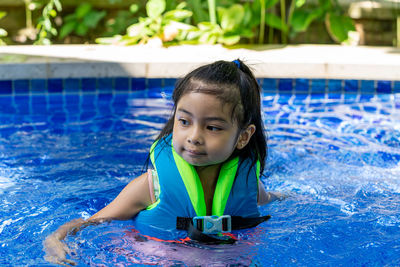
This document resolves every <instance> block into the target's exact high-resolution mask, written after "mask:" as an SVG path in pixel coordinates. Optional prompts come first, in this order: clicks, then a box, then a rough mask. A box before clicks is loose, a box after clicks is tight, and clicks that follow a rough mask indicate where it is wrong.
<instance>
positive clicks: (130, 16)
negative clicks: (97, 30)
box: [104, 4, 139, 37]
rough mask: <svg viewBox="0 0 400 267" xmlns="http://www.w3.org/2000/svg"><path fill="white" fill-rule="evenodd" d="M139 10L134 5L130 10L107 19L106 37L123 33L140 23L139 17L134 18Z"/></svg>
mask: <svg viewBox="0 0 400 267" xmlns="http://www.w3.org/2000/svg"><path fill="white" fill-rule="evenodd" d="M138 10H139V6H138V5H137V4H132V5H131V6H130V8H129V10H120V11H118V13H117V14H116V16H113V17H111V18H109V19H107V21H106V32H105V33H104V36H105V37H111V36H114V35H117V34H121V33H123V32H124V31H125V30H126V28H127V27H128V26H129V25H132V24H134V23H136V22H137V21H138V19H137V17H136V16H134V15H135V14H136V13H137V12H138Z"/></svg>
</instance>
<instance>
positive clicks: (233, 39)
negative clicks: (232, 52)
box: [218, 35, 240, 45]
mask: <svg viewBox="0 0 400 267" xmlns="http://www.w3.org/2000/svg"><path fill="white" fill-rule="evenodd" d="M239 41H240V36H239V35H232V36H222V37H220V38H218V42H219V43H223V44H225V45H234V44H236V43H238V42H239Z"/></svg>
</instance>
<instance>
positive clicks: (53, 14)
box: [49, 9, 57, 18]
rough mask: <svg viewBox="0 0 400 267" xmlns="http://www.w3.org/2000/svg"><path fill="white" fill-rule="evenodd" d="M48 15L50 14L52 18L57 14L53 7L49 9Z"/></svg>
mask: <svg viewBox="0 0 400 267" xmlns="http://www.w3.org/2000/svg"><path fill="white" fill-rule="evenodd" d="M49 15H50V16H52V17H53V18H54V17H55V16H57V11H55V10H54V9H52V10H50V12H49Z"/></svg>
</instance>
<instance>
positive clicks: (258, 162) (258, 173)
mask: <svg viewBox="0 0 400 267" xmlns="http://www.w3.org/2000/svg"><path fill="white" fill-rule="evenodd" d="M256 170H257V173H256V175H257V184H258V183H259V182H260V175H261V173H260V170H261V163H260V161H259V160H257V169H256Z"/></svg>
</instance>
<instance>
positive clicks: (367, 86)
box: [360, 80, 375, 94]
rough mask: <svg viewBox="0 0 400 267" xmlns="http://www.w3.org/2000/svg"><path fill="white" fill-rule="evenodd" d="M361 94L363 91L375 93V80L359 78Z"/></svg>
mask: <svg viewBox="0 0 400 267" xmlns="http://www.w3.org/2000/svg"><path fill="white" fill-rule="evenodd" d="M360 91H361V94H363V93H370V94H373V93H375V81H372V80H361V86H360Z"/></svg>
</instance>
